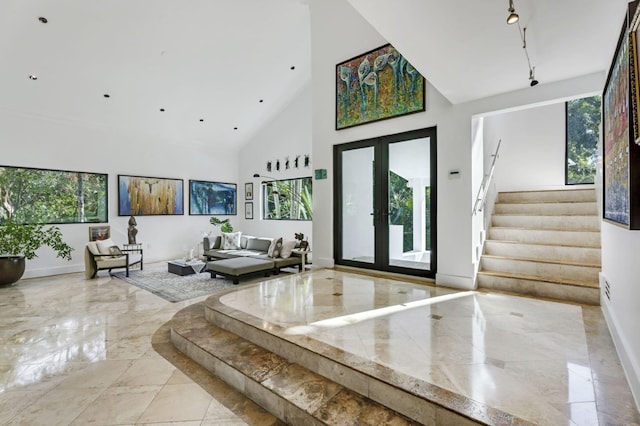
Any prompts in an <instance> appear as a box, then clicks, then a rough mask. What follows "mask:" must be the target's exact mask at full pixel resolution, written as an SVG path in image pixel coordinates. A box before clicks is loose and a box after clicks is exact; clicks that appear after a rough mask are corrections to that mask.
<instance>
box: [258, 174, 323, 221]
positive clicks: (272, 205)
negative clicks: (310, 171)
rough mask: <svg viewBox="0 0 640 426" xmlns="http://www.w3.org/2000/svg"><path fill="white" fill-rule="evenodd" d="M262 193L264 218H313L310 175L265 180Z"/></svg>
mask: <svg viewBox="0 0 640 426" xmlns="http://www.w3.org/2000/svg"><path fill="white" fill-rule="evenodd" d="M262 194H263V218H264V219H267V220H268V219H272V220H312V219H313V198H312V181H311V178H310V177H305V178H298V179H286V180H275V181H272V182H266V183H264V184H263V185H262Z"/></svg>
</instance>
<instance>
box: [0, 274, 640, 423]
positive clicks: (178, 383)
mask: <svg viewBox="0 0 640 426" xmlns="http://www.w3.org/2000/svg"><path fill="white" fill-rule="evenodd" d="M238 290H239V292H236V293H233V294H229V295H226V296H222V297H221V298H220V301H221V302H222V303H224V304H226V305H228V306H229V308H230V309H234V310H238V311H239V312H245V313H246V315H250V316H252V317H254V318H259V319H260V321H261V322H262V324H263V326H264V327H266V328H269V325H274V326H277V327H278V328H281V329H282V330H284V331H285V332H286V333H288V334H289V335H290V336H305V338H309V339H313V340H316V341H317V342H320V343H322V344H324V345H328V346H332V347H337V348H341V349H342V350H344V351H348V352H349V353H351V354H353V356H354V357H359V358H361V359H363V360H366V361H367V362H369V363H373V364H379V365H382V366H385V367H389V368H393V369H395V370H397V371H398V372H399V374H401V375H406V376H409V377H415V378H418V379H421V380H427V381H430V382H431V383H434V384H437V385H438V386H440V387H442V388H443V389H448V390H452V391H454V392H457V393H460V394H462V395H465V396H467V397H469V398H473V399H475V400H477V401H480V402H484V403H486V404H489V405H491V406H495V407H496V408H499V409H501V410H505V411H509V412H514V414H517V415H518V416H520V417H522V418H525V419H527V420H529V421H532V422H535V423H538V424H554V425H555V424H567V425H591V424H594V425H595V424H602V425H605V424H607V425H608V424H625V425H633V424H640V415H639V414H638V411H637V407H636V406H635V404H634V402H633V399H632V396H631V393H630V391H629V388H628V385H627V383H626V381H625V379H624V375H623V373H622V370H621V367H620V364H619V361H618V357H617V355H616V353H615V349H614V348H613V343H612V341H611V338H610V336H609V334H608V331H607V328H606V325H605V323H604V319H603V317H602V313H601V312H600V310H599V308H597V307H592V306H580V305H570V304H560V303H553V302H546V301H540V300H535V299H528V298H521V297H514V296H507V295H502V294H491V293H477V292H456V291H452V290H448V289H442V288H437V289H436V288H433V287H430V286H425V285H416V284H408V283H401V282H399V281H397V280H390V279H385V278H374V277H370V276H366V275H357V274H354V273H348V272H338V271H332V270H316V271H311V272H306V273H304V274H295V275H292V276H288V277H279V278H276V279H273V280H268V281H265V282H263V283H260V284H257V285H247V286H246V287H243V286H240V287H239V289H238ZM205 299H206V298H198V299H192V300H189V301H187V302H180V303H170V302H167V301H165V300H163V299H161V298H159V297H157V296H154V295H152V294H150V293H148V292H146V291H144V290H141V289H139V288H137V287H133V286H130V285H129V284H127V283H125V282H124V281H121V280H119V279H112V278H110V277H108V276H102V277H101V278H99V279H96V280H86V279H85V278H84V276H83V274H68V275H61V276H55V277H46V278H37V279H29V280H22V281H20V283H19V284H18V285H16V286H13V287H8V288H0V336H2V339H1V343H0V345H1V346H0V424H10V425H39V424H42V425H57V424H59V425H67V424H77V425H85V424H97V425H133V424H171V425H244V424H249V425H278V424H281V423H280V422H279V421H278V420H277V419H275V418H274V417H272V416H271V415H270V414H268V413H266V412H265V411H264V410H262V409H261V408H260V407H259V406H257V405H255V404H253V403H252V402H251V401H249V400H247V399H245V398H244V397H243V396H242V395H240V394H238V393H237V392H235V391H233V390H232V389H231V388H230V387H228V386H227V385H225V384H224V383H222V382H220V381H219V380H217V379H216V378H214V377H211V376H210V375H209V374H207V373H206V372H205V371H204V370H203V369H201V368H200V367H198V366H197V365H195V364H194V363H193V362H191V361H190V360H189V359H187V358H186V357H184V356H182V355H181V354H180V353H177V352H176V351H175V350H173V349H172V345H171V343H170V342H169V340H168V329H167V321H169V320H170V319H171V318H172V316H173V315H174V314H175V313H176V312H178V311H179V310H181V309H183V308H184V307H186V306H188V305H190V304H193V303H196V302H200V301H204V300H205Z"/></svg>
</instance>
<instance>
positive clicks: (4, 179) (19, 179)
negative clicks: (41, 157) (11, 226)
mask: <svg viewBox="0 0 640 426" xmlns="http://www.w3.org/2000/svg"><path fill="white" fill-rule="evenodd" d="M0 200H2V202H1V203H0V223H3V222H5V221H8V220H15V221H16V222H18V223H42V224H45V223H78V222H80V223H83V222H104V221H106V219H107V202H106V200H107V175H103V174H91V173H79V172H67V171H60V170H42V169H28V168H20V167H0Z"/></svg>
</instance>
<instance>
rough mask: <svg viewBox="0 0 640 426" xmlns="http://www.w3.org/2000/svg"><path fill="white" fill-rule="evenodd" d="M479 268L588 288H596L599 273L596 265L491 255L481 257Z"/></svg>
mask: <svg viewBox="0 0 640 426" xmlns="http://www.w3.org/2000/svg"><path fill="white" fill-rule="evenodd" d="M480 268H481V270H482V271H484V272H504V273H509V274H520V275H527V276H535V277H537V278H539V279H541V280H546V281H554V280H562V281H571V282H574V283H582V285H585V286H589V287H593V286H598V280H599V272H600V266H597V265H589V264H581V263H561V262H558V261H556V260H542V261H541V260H536V259H528V258H514V257H505V256H491V255H484V256H482V259H481V266H480Z"/></svg>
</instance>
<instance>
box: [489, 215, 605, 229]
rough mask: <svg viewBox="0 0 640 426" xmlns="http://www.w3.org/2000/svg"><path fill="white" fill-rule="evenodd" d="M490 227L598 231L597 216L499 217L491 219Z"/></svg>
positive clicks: (494, 216)
mask: <svg viewBox="0 0 640 426" xmlns="http://www.w3.org/2000/svg"><path fill="white" fill-rule="evenodd" d="M491 225H492V226H497V227H502V228H528V229H552V230H553V229H557V230H563V231H599V230H600V218H599V217H598V216H578V215H574V216H570V217H567V216H533V215H499V214H494V215H493V216H492V217H491Z"/></svg>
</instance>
